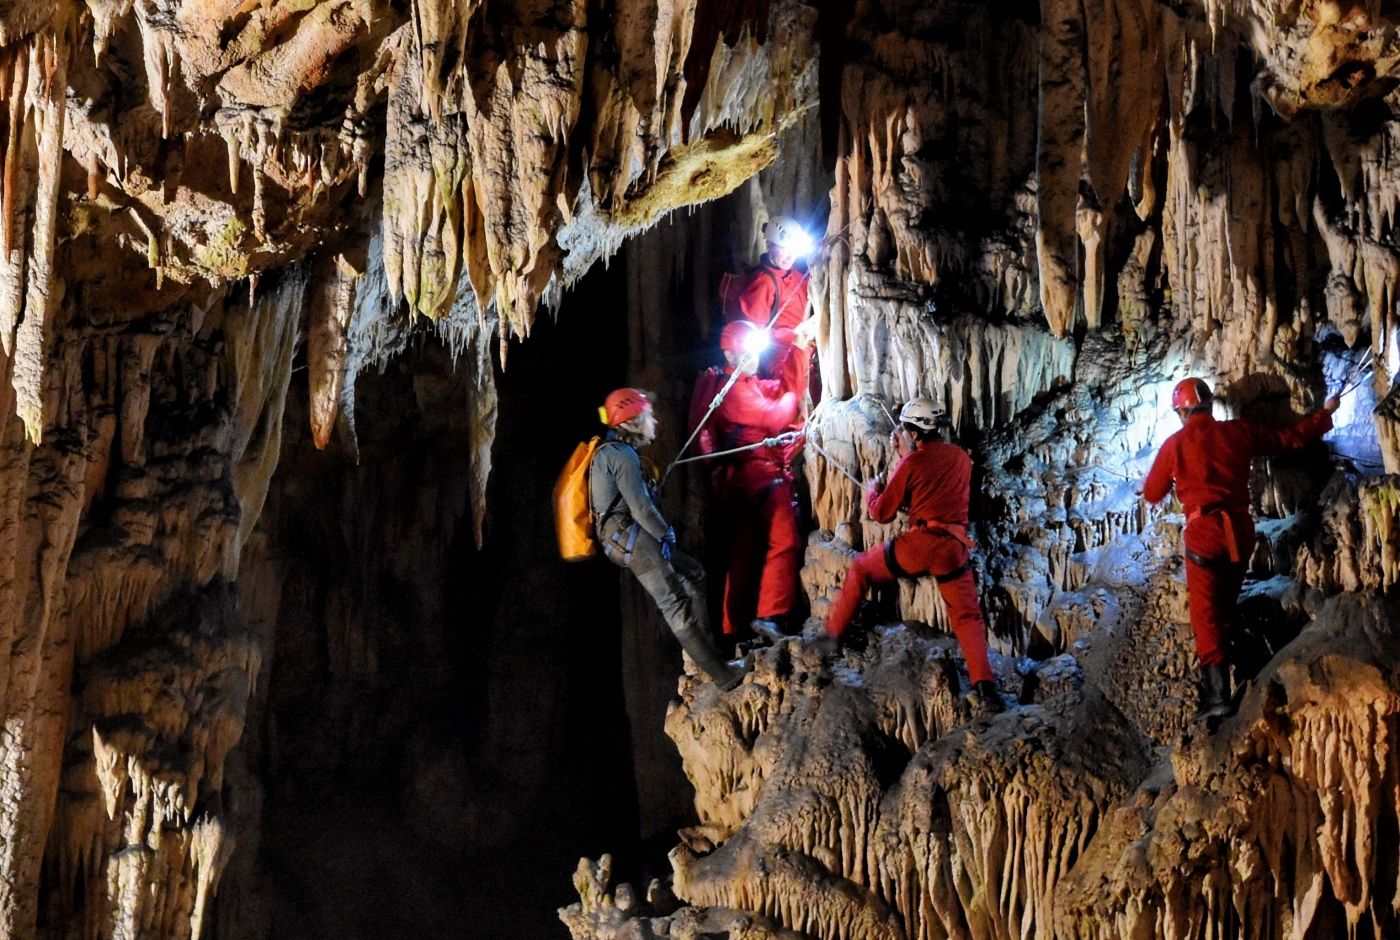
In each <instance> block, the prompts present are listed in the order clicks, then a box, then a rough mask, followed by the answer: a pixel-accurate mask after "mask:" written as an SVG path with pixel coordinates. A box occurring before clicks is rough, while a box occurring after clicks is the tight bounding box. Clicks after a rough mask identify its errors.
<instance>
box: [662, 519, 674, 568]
mask: <svg viewBox="0 0 1400 940" xmlns="http://www.w3.org/2000/svg"><path fill="white" fill-rule="evenodd" d="M675 550H676V527H675V526H667V527H666V535H665V537H664V538H662V540H661V557H662V558H664V559H666V560H667V561H670V560H671V553H672V552H674V551H675Z"/></svg>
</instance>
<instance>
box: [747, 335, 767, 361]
mask: <svg viewBox="0 0 1400 940" xmlns="http://www.w3.org/2000/svg"><path fill="white" fill-rule="evenodd" d="M743 342H744V355H745V356H761V355H763V353H764V350H766V349H767V348H768V347H769V345H770V344H771V341H770V340H769V338H768V331H767V330H749V331H748V333H746V334H744V341H743Z"/></svg>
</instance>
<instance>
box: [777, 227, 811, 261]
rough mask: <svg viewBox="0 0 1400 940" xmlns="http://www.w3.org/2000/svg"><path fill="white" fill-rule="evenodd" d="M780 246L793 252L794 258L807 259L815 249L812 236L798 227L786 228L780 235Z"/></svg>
mask: <svg viewBox="0 0 1400 940" xmlns="http://www.w3.org/2000/svg"><path fill="white" fill-rule="evenodd" d="M778 244H779V245H780V246H782V247H783V248H785V249H787V250H788V251H790V252H792V254H793V256H794V257H797V258H805V257H807V256H808V255H810V254H811V253H812V248H813V247H815V246H814V243H813V242H812V236H811V235H808V234H807V233H806V232H805V231H803V230H802V229H800V228H797V227H795V226H794V227H788V226H784V227H783V230H782V231H781V232H779V233H778Z"/></svg>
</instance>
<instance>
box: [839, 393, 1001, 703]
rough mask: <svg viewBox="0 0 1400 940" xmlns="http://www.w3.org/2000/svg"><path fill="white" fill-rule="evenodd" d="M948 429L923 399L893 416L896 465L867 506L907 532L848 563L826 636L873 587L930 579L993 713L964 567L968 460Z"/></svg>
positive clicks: (983, 641) (992, 687) (870, 492)
mask: <svg viewBox="0 0 1400 940" xmlns="http://www.w3.org/2000/svg"><path fill="white" fill-rule="evenodd" d="M946 427H947V421H946V418H945V416H944V413H943V411H942V409H940V408H939V407H938V406H936V405H935V404H934V403H933V402H932V401H931V400H929V399H927V398H916V399H914V400H913V401H910V402H908V403H907V404H906V405H905V406H904V408H903V409H902V410H901V411H900V412H899V427H898V428H896V429H895V430H894V431H893V432H892V433H891V435H890V442H891V444H892V445H893V446H894V449H895V453H896V454H897V455H898V456H899V458H900V459H899V462H898V463H897V464H896V465H895V467H894V470H893V471H891V473H890V477H889V484H888V485H886V486H885V487H884V488H883V489H882V488H881V487H880V486H879V483H878V481H876V482H874V483H871V484H870V486H869V487H868V488H867V490H866V496H865V501H866V508H867V509H869V511H870V517H871V518H872V519H874V520H875V521H876V522H890V521H891V520H893V519H894V517H895V514H896V513H897V512H898V511H899V510H900V509H901V508H908V510H909V528H908V529H906V530H905V531H904V532H901V533H900V534H899V535H897V536H895V537H894V538H893V539H891V540H889V541H888V542H885V543H884V544H883V545H877V546H875V547H874V548H871V549H868V550H867V551H866V552H865V553H864V554H862V555H861V556H860V557H858V558H857V559H856V560H855V561H853V562H852V563H851V567H850V570H849V571H848V572H847V573H846V580H845V582H844V583H843V584H842V585H841V593H840V594H839V595H838V596H837V598H836V602H835V603H834V604H833V605H832V608H831V614H830V615H829V617H828V618H827V622H826V630H827V634H828V635H829V636H831V637H833V638H836V639H840V638H841V636H842V635H843V634H844V633H845V632H846V629H847V628H848V627H849V626H850V624H851V620H852V618H853V617H854V616H855V611H856V606H857V605H858V604H859V603H860V601H861V598H862V597H864V596H865V591H866V588H867V587H869V586H870V585H871V584H888V583H889V582H891V581H894V580H896V579H897V578H915V577H919V576H921V575H926V574H928V575H933V578H934V580H935V581H937V582H938V591H939V593H940V594H942V595H943V601H944V603H945V604H946V605H947V607H948V620H949V622H950V623H951V624H952V627H953V633H954V634H955V635H956V636H957V638H958V644H959V645H960V646H961V647H962V653H963V659H965V660H966V661H967V673H968V679H969V680H970V681H971V683H972V689H973V692H974V693H976V695H977V697H978V698H979V699H980V700H981V701H982V703H983V704H984V705H985V706H986V707H987V708H988V709H989V710H990V711H994V712H999V711H1002V710H1003V709H1004V707H1005V706H1004V705H1003V703H1002V701H1001V696H1000V695H999V694H998V692H997V686H996V677H995V676H994V675H993V673H992V666H991V663H990V662H989V661H988V659H987V626H986V622H985V620H984V619H983V617H982V606H981V604H980V603H979V602H978V600H977V584H976V582H975V581H974V579H973V576H972V569H971V568H970V567H969V565H968V561H969V558H970V556H971V551H972V540H971V539H970V538H968V535H967V509H968V502H969V500H970V497H971V491H972V458H970V457H968V455H967V452H966V451H964V450H963V449H962V448H961V447H958V446H957V445H956V444H951V443H948V442H947V441H945V440H943V437H942V431H943V429H944V428H946Z"/></svg>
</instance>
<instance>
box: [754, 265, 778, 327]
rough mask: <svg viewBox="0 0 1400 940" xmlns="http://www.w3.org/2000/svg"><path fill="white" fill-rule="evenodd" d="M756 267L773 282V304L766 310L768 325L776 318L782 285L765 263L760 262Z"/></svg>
mask: <svg viewBox="0 0 1400 940" xmlns="http://www.w3.org/2000/svg"><path fill="white" fill-rule="evenodd" d="M758 269H759V270H760V271H762V272H763V273H764V274H766V275H768V280H770V281H772V282H773V306H772V308H771V309H770V310H769V311H768V325H769V326H772V325H773V323H774V321H776V320H777V319H778V310H779V307H778V304H779V302H780V301H781V300H782V299H783V290H782V286H781V285H780V284H779V283H778V275H776V274H774V273H773V271H772V269H771V268H769V267H768V266H767V265H766V264H760V265H759V266H758Z"/></svg>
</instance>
